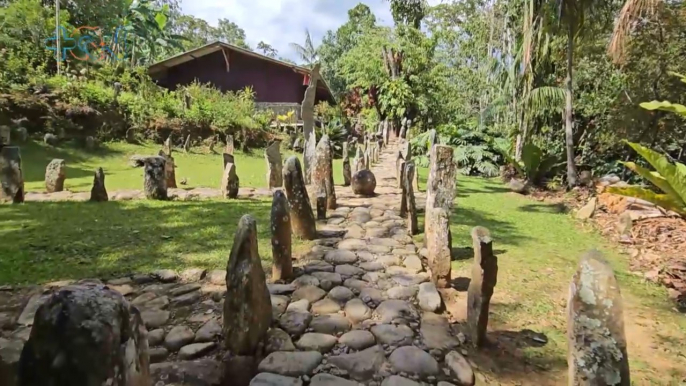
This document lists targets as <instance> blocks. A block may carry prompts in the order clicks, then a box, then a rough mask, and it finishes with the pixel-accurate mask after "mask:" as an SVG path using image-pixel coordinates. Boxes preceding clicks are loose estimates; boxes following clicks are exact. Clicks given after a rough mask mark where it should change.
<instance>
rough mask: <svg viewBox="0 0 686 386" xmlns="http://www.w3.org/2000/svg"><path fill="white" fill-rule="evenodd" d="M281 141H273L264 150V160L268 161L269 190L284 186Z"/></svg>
mask: <svg viewBox="0 0 686 386" xmlns="http://www.w3.org/2000/svg"><path fill="white" fill-rule="evenodd" d="M280 149H281V141H279V140H276V141H272V142H271V143H270V144H269V146H267V148H266V149H265V150H264V158H265V159H266V160H267V187H268V188H269V189H273V188H280V187H281V186H282V185H283V176H282V174H281V173H282V171H281V169H282V165H281V150H280Z"/></svg>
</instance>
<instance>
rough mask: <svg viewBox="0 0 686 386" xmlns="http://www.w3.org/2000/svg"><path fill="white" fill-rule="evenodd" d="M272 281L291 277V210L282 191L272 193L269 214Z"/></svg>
mask: <svg viewBox="0 0 686 386" xmlns="http://www.w3.org/2000/svg"><path fill="white" fill-rule="evenodd" d="M271 215H272V217H271V230H272V257H273V258H272V260H273V263H272V280H273V281H278V280H288V279H290V278H291V277H292V276H293V263H292V261H291V258H292V254H291V208H290V206H289V205H288V198H286V195H285V194H284V192H283V191H282V190H277V191H275V192H274V198H273V199H272V213H271Z"/></svg>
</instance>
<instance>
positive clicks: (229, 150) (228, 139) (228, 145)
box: [224, 135, 234, 155]
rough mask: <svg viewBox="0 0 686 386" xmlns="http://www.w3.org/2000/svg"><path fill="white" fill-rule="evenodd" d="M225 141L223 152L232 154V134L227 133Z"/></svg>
mask: <svg viewBox="0 0 686 386" xmlns="http://www.w3.org/2000/svg"><path fill="white" fill-rule="evenodd" d="M225 142H226V146H225V147H224V153H226V154H231V155H233V151H234V146H233V135H227V136H226V141H225Z"/></svg>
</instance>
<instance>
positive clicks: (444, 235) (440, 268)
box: [424, 207, 450, 288]
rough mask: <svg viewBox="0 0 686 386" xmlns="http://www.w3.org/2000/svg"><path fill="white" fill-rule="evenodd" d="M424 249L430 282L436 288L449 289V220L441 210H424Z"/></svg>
mask: <svg viewBox="0 0 686 386" xmlns="http://www.w3.org/2000/svg"><path fill="white" fill-rule="evenodd" d="M425 217H426V220H425V222H426V233H425V234H424V238H425V239H426V248H427V250H428V257H427V261H428V265H429V270H430V271H431V281H433V283H434V284H435V285H436V287H438V288H448V287H450V220H449V218H448V212H447V211H446V210H445V209H443V208H429V207H427V208H426V215H425Z"/></svg>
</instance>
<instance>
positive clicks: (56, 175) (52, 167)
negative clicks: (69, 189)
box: [45, 159, 67, 193]
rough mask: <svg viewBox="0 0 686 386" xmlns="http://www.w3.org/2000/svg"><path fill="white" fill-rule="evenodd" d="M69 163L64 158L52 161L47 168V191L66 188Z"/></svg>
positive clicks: (58, 190)
mask: <svg viewBox="0 0 686 386" xmlns="http://www.w3.org/2000/svg"><path fill="white" fill-rule="evenodd" d="M66 172H67V163H66V162H64V160H63V159H54V160H52V161H50V163H49V164H48V166H47V167H46V168H45V191H46V192H48V193H54V192H61V191H63V190H64V180H65V179H66V178H67V174H66Z"/></svg>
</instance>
